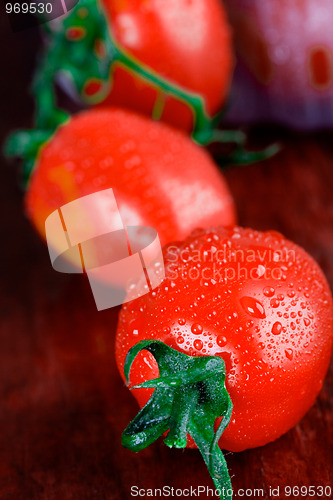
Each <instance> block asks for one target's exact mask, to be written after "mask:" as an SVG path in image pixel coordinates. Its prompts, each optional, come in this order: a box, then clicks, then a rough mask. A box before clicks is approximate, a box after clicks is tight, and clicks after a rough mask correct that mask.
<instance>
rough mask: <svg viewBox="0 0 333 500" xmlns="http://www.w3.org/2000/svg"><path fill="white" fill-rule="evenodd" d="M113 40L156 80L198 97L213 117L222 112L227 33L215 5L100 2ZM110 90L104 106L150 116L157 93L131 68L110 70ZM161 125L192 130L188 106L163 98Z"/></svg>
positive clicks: (197, 0) (211, 0) (178, 0)
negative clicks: (161, 80)
mask: <svg viewBox="0 0 333 500" xmlns="http://www.w3.org/2000/svg"><path fill="white" fill-rule="evenodd" d="M103 6H104V8H105V10H106V13H107V17H108V19H109V23H110V29H111V33H112V36H113V37H114V39H115V41H116V42H117V44H119V46H120V47H121V48H122V49H125V50H126V51H127V52H128V53H129V55H130V56H133V57H134V58H135V59H136V60H137V61H139V62H140V63H142V64H144V65H146V66H147V67H149V68H150V69H152V70H153V71H154V72H156V74H158V75H160V76H161V77H163V78H166V79H169V80H170V81H171V82H173V83H174V84H176V85H177V86H179V87H182V88H184V89H186V90H187V91H190V92H194V93H196V94H198V95H199V96H201V97H202V99H203V101H204V106H205V108H206V111H207V113H208V114H209V115H210V116H211V117H212V116H214V115H215V114H216V113H217V112H218V111H219V110H220V109H221V107H222V105H223V103H224V101H225V98H226V96H227V92H228V90H229V85H230V81H231V75H232V70H233V52H232V42H231V31H230V28H229V25H228V21H227V17H226V13H225V9H224V7H223V4H222V2H220V1H219V0H194V1H191V2H189V1H188V0H169V1H168V2H165V1H163V0H153V1H149V2H147V1H145V0H127V1H126V2H124V1H122V0H120V1H118V0H117V1H114V0H103ZM111 71H112V76H111V78H112V88H111V92H110V94H109V95H108V96H107V97H106V99H105V100H104V102H103V104H112V105H117V106H124V107H128V108H131V109H135V110H136V111H140V112H141V113H145V114H148V115H149V116H151V115H152V112H153V108H154V104H155V102H156V99H157V97H158V92H157V90H156V87H154V85H152V84H151V83H149V82H147V80H145V79H144V78H142V76H141V77H140V74H135V73H133V71H131V70H130V68H129V67H126V66H124V65H122V64H121V65H119V64H117V63H116V64H115V65H114V67H113V65H112V66H111ZM164 97H165V104H164V107H163V111H162V115H161V119H162V120H163V121H166V122H168V123H169V124H172V125H174V126H177V127H180V128H184V129H186V130H188V131H189V130H191V129H192V126H193V116H192V110H191V108H190V106H189V103H188V102H186V101H185V102H184V101H183V100H182V99H177V98H174V97H173V96H171V95H170V94H169V95H168V94H166V95H165V96H164Z"/></svg>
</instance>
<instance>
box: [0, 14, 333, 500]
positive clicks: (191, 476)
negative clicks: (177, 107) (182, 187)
mask: <svg viewBox="0 0 333 500" xmlns="http://www.w3.org/2000/svg"><path fill="white" fill-rule="evenodd" d="M38 47H39V39H38V36H37V33H36V32H35V31H26V32H21V33H17V34H12V33H11V31H10V28H9V24H8V21H7V19H6V18H5V17H4V16H3V15H2V16H1V17H0V48H1V50H0V68H1V73H0V89H1V100H0V141H1V142H2V141H3V139H4V137H5V136H6V134H7V133H8V131H10V130H12V129H13V128H15V127H27V126H29V125H31V117H32V112H33V103H32V100H31V99H30V97H29V95H28V90H27V89H28V82H29V79H30V75H31V72H32V68H33V64H34V59H35V56H36V51H37V50H38ZM259 135H262V134H260V130H255V131H253V136H254V137H255V138H258V137H259ZM270 135H271V137H272V136H278V137H280V138H282V139H283V140H284V144H285V148H284V151H283V152H282V153H280V154H279V155H278V156H277V157H276V158H275V159H273V160H271V161H269V162H266V163H263V164H257V165H253V166H250V167H246V168H239V169H237V168H236V169H230V170H228V171H227V172H226V177H227V179H228V182H229V184H230V188H231V191H232V193H233V195H234V197H235V200H236V205H237V209H238V213H239V221H240V224H241V225H246V226H252V227H254V228H256V229H263V230H264V229H269V228H271V229H275V230H279V231H281V232H282V233H284V234H285V236H287V237H288V238H290V239H292V240H294V241H295V242H296V243H298V244H300V245H302V246H303V247H304V248H305V249H306V250H307V251H308V252H309V253H310V254H312V255H313V257H314V258H316V259H317V261H318V262H319V264H320V265H321V266H322V268H323V270H324V272H325V273H326V276H327V278H328V280H329V282H330V285H331V286H333V146H330V144H333V141H332V135H333V134H332V133H326V134H317V135H307V136H299V135H292V134H290V133H289V134H287V133H286V132H283V131H274V132H272V131H271V132H270ZM0 176H1V180H0V193H1V195H0V200H1V206H0V208H1V211H0V218H1V221H0V228H1V235H2V237H1V250H0V255H1V258H0V498H1V499H4V500H5V499H6V500H7V499H13V500H30V499H42V500H53V499H55V500H59V499H61V500H67V499H73V500H84V499H89V500H90V499H98V500H99V499H121V500H126V499H130V498H132V497H131V495H130V488H131V486H133V485H137V486H139V487H140V488H144V489H148V488H161V487H162V486H164V485H169V486H171V487H172V486H173V487H174V488H175V489H176V488H183V489H184V488H189V487H191V486H193V487H197V486H198V485H202V486H210V487H211V486H212V484H211V481H210V478H209V475H208V473H207V472H206V470H205V467H204V466H203V463H202V459H201V457H200V456H199V453H198V452H197V451H192V450H190V451H189V450H185V451H175V450H169V449H168V448H166V447H165V446H163V445H162V444H161V443H160V442H159V443H156V444H154V445H153V446H151V447H150V449H148V450H145V451H143V452H141V453H139V454H133V453H131V452H129V451H127V450H125V449H123V448H122V447H121V442H120V440H121V432H122V430H123V429H124V428H125V427H126V425H127V424H128V422H129V420H130V418H131V417H133V416H134V414H135V412H136V410H137V407H136V403H135V401H134V400H133V398H132V396H131V394H130V393H129V391H128V390H127V389H126V388H125V387H124V386H123V383H122V381H121V379H120V376H119V375H118V373H117V370H116V367H115V362H114V359H113V340H114V335H115V327H116V321H117V314H118V310H117V309H111V310H106V311H103V312H97V311H96V309H95V305H94V302H93V298H92V294H91V291H90V289H89V286H88V283H87V281H86V280H85V279H84V277H81V276H74V275H64V274H59V273H56V272H55V271H53V269H52V267H51V265H50V261H49V257H48V252H47V249H46V247H45V246H44V244H43V243H42V242H41V241H40V240H39V239H38V237H37V236H36V234H35V233H34V231H33V230H32V228H31V226H30V224H29V223H28V221H27V220H26V219H25V217H24V214H23V209H22V193H21V191H20V189H19V184H18V174H17V168H15V165H13V164H9V163H8V162H6V161H5V160H4V159H3V157H1V169H0ZM332 398H333V370H332V366H331V370H330V371H329V374H328V376H327V379H326V382H325V385H324V387H323V390H322V391H321V393H320V396H319V398H318V399H317V402H316V404H315V406H314V407H313V408H312V409H311V410H310V411H309V412H308V414H307V415H306V416H305V417H304V418H303V420H302V421H301V422H300V423H299V424H298V425H297V426H296V427H295V428H294V429H293V430H291V431H290V432H289V433H288V434H286V435H285V436H283V437H282V438H280V439H279V440H277V441H276V442H274V443H272V444H269V445H267V446H265V447H263V448H260V449H256V450H250V451H246V452H243V453H237V454H236V453H235V454H231V453H229V454H227V461H228V464H229V467H230V471H231V475H232V482H233V486H234V488H235V491H236V493H237V492H240V493H241V491H240V489H241V488H242V489H248V490H249V491H248V493H249V494H248V496H257V497H258V496H259V495H260V497H261V498H265V499H268V498H273V496H272V495H270V494H269V491H270V488H277V487H280V494H279V495H278V496H276V497H275V498H282V499H283V498H287V497H286V496H285V495H284V493H283V489H284V487H285V486H287V485H289V486H294V485H296V486H302V485H305V486H310V485H314V486H318V485H323V486H326V485H331V487H333V481H332V475H333V430H332V429H333V426H332V422H333V417H332V410H333V408H332V406H333V403H332V401H333V399H332ZM255 489H263V491H264V495H263V496H262V495H261V492H257V493H256V492H255V491H254V490H255ZM201 498H212V497H208V496H207V495H205V494H204V495H201ZM291 498H296V496H293V495H291ZM302 498H310V496H309V495H308V496H306V497H304V496H303V497H302ZM315 498H319V496H316V497H315Z"/></svg>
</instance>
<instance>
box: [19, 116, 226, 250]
mask: <svg viewBox="0 0 333 500" xmlns="http://www.w3.org/2000/svg"><path fill="white" fill-rule="evenodd" d="M107 188H113V191H114V194H115V198H116V201H117V204H118V208H119V211H120V214H121V217H122V221H123V224H124V225H128V226H131V225H132V226H133V225H134V226H150V227H153V228H154V229H156V230H157V231H158V233H159V237H160V241H161V243H162V244H164V243H166V242H168V241H172V240H175V239H180V238H184V237H185V236H186V234H187V233H188V232H189V231H191V230H192V229H193V228H194V227H195V226H196V225H197V224H198V223H199V224H201V225H203V226H207V225H210V224H214V223H215V224H216V223H222V224H225V225H230V224H232V223H234V220H235V212H234V206H233V201H232V197H231V195H230V193H229V190H228V188H227V185H226V183H225V181H224V178H223V176H222V175H221V174H220V173H219V171H218V170H217V168H216V167H215V165H214V163H213V161H212V160H211V159H210V157H209V155H208V154H207V153H206V152H205V151H204V150H203V149H202V148H200V147H199V146H197V145H195V144H194V143H193V142H192V141H191V140H190V139H189V138H188V137H187V136H185V135H184V134H183V133H182V132H179V131H175V130H173V129H171V128H169V127H167V126H166V125H164V124H159V123H155V122H153V121H151V120H149V119H147V118H144V117H141V116H137V115H135V114H133V113H130V112H127V111H121V110H116V109H108V110H89V111H86V112H83V113H81V114H78V115H76V116H73V117H72V118H70V120H69V121H68V122H67V123H65V124H64V125H63V126H61V127H60V128H58V130H57V132H56V133H55V134H54V136H53V137H52V138H51V139H50V140H49V142H47V143H46V144H44V146H43V147H42V148H41V149H40V150H39V153H38V156H37V159H36V161H35V165H34V170H33V172H32V175H31V178H30V182H29V184H28V188H27V193H26V196H25V206H26V210H27V213H28V216H29V218H30V219H31V220H32V222H33V223H34V225H35V226H36V228H37V230H38V231H39V233H40V234H41V235H42V236H43V237H44V234H45V229H44V226H45V220H46V218H47V217H48V215H49V214H50V213H51V212H53V211H54V210H56V209H57V208H59V207H61V206H62V205H64V204H66V203H68V202H70V201H72V200H75V199H77V198H80V197H82V196H85V195H88V194H91V193H95V192H96V191H101V190H104V189H107ZM203 207H204V210H203ZM108 216H109V214H108V211H107V210H105V208H103V210H101V211H99V212H98V213H97V214H96V220H95V223H96V224H98V223H99V222H100V221H101V220H102V219H103V218H106V219H107V218H108ZM97 218H98V220H97Z"/></svg>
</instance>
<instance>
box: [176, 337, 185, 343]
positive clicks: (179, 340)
mask: <svg viewBox="0 0 333 500" xmlns="http://www.w3.org/2000/svg"><path fill="white" fill-rule="evenodd" d="M177 342H178V344H183V342H184V337H180V336H179V337H178V338H177Z"/></svg>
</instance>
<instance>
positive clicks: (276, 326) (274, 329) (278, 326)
mask: <svg viewBox="0 0 333 500" xmlns="http://www.w3.org/2000/svg"><path fill="white" fill-rule="evenodd" d="M281 332H282V325H281V323H280V321H276V322H275V323H274V325H273V326H272V334H273V335H280V333H281Z"/></svg>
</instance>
